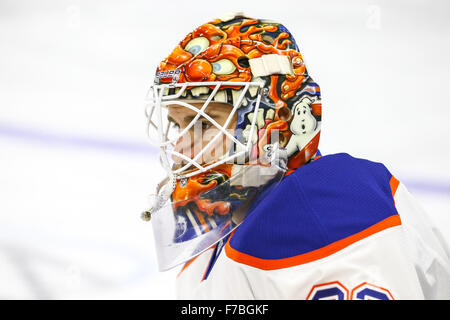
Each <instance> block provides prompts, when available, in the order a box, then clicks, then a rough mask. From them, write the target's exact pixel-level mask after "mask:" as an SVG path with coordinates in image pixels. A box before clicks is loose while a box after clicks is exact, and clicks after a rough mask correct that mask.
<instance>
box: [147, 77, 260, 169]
mask: <svg viewBox="0 0 450 320" xmlns="http://www.w3.org/2000/svg"><path fill="white" fill-rule="evenodd" d="M210 86H214V89H213V91H212V92H211V93H210V95H209V97H208V98H207V100H206V101H205V102H204V103H203V106H202V107H201V109H198V108H195V107H194V106H192V105H190V104H189V103H186V102H183V101H177V99H179V98H180V97H181V96H182V94H183V93H184V92H185V91H186V89H187V87H210ZM222 86H233V87H235V86H242V87H243V89H242V88H241V89H239V90H242V92H241V94H240V95H239V98H238V99H237V101H236V102H233V104H234V105H233V109H232V111H231V112H230V114H229V116H228V118H227V120H226V121H225V123H224V125H223V126H221V125H219V124H218V123H217V122H216V121H215V120H214V119H212V118H211V117H210V116H209V115H208V114H206V113H205V109H206V107H207V106H208V105H209V103H210V102H211V101H212V99H213V98H214V96H215V95H216V93H217V91H218V90H219V89H220V88H221V87H222ZM251 86H256V87H259V90H258V93H257V97H256V105H255V109H254V111H253V112H254V114H255V115H256V114H257V113H258V110H259V104H260V102H261V88H263V86H264V83H262V82H233V81H224V82H217V81H214V82H186V83H181V84H162V85H152V86H151V87H150V89H149V91H148V93H147V100H148V101H150V103H151V105H150V107H149V106H147V107H146V110H145V111H146V116H147V121H148V122H147V129H149V128H150V126H153V127H154V128H155V129H156V130H157V131H158V135H159V141H160V144H159V145H157V147H158V148H159V149H160V151H161V154H160V160H161V164H162V166H163V167H164V168H165V169H166V171H167V172H168V174H169V175H171V176H175V177H176V178H188V177H191V176H194V175H196V174H199V173H201V172H206V171H208V170H210V169H211V168H214V167H216V166H218V165H221V164H222V163H225V162H228V161H231V160H234V159H236V158H238V157H241V156H245V155H246V154H250V151H251V149H252V137H253V134H254V130H255V127H256V118H257V117H256V116H254V117H253V119H252V123H251V128H250V133H249V135H248V138H247V144H246V145H244V144H242V143H241V142H240V141H238V140H237V139H236V138H235V137H234V136H233V135H231V134H230V133H229V132H228V131H226V128H227V127H228V124H229V123H230V121H231V119H232V117H233V115H234V113H235V112H236V111H237V109H239V106H240V104H241V103H242V100H243V99H244V97H245V94H246V93H247V91H248V89H249V88H250V87H251ZM173 88H180V90H179V91H178V92H176V93H175V94H171V95H166V96H164V93H165V92H166V91H169V90H170V89H173ZM168 105H180V106H183V107H186V108H188V109H191V110H193V111H195V112H197V115H196V116H195V117H194V119H192V121H191V122H190V123H189V125H188V126H187V127H186V128H184V129H183V130H182V131H181V132H180V133H179V134H178V135H177V136H176V137H175V138H173V139H172V140H168V138H167V135H168V130H169V127H170V125H168V126H167V128H165V130H164V128H163V127H162V123H163V121H162V113H161V107H164V106H168ZM154 112H156V118H157V119H156V121H157V122H158V123H154V122H153V121H152V115H153V113H154ZM200 116H203V117H204V118H205V119H207V120H209V121H210V122H211V123H212V124H213V125H214V126H215V127H216V128H217V129H219V131H220V132H219V133H218V134H217V135H216V136H215V137H214V138H213V139H212V140H211V141H210V142H209V143H208V144H207V145H206V146H205V147H204V148H202V150H201V151H200V152H199V153H198V154H197V155H195V156H194V158H193V159H191V158H189V157H187V156H185V155H184V154H181V153H179V152H177V151H173V150H168V149H167V147H168V146H169V145H172V146H174V145H175V144H176V142H177V141H178V139H180V138H181V137H183V135H185V134H186V133H187V132H188V130H189V129H190V128H192V126H193V125H194V124H195V122H196V121H197V120H198V119H199V118H200ZM158 124H159V125H158ZM147 134H149V132H147ZM222 134H224V135H225V136H226V137H228V138H230V139H231V140H232V141H233V142H234V143H235V144H236V150H237V149H238V146H239V147H240V148H242V150H241V151H239V152H237V153H234V154H232V155H230V156H228V157H225V158H224V159H221V160H219V161H217V162H214V163H212V164H210V165H208V166H205V167H202V166H201V165H200V164H199V163H198V162H197V160H198V159H199V158H200V157H201V156H202V154H203V153H204V152H205V151H206V150H208V148H209V147H210V146H211V145H212V144H213V143H214V142H215V141H216V140H217V139H218V138H219V137H220V136H221V135H222ZM170 155H175V156H177V157H179V158H181V159H184V160H185V161H187V164H186V165H184V166H183V167H181V168H179V169H177V170H172V168H171V167H170V164H169V156H170ZM191 166H194V167H196V168H197V170H194V171H191V172H189V173H187V174H182V175H180V173H181V172H183V171H185V170H187V169H188V168H189V167H191Z"/></svg>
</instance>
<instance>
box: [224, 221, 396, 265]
mask: <svg viewBox="0 0 450 320" xmlns="http://www.w3.org/2000/svg"><path fill="white" fill-rule="evenodd" d="M399 225H401V220H400V216H399V215H398V214H395V215H393V216H390V217H388V218H386V219H384V220H382V221H380V222H378V223H377V224H374V225H373V226H371V227H369V228H367V229H364V230H363V231H361V232H358V233H356V234H354V235H351V236H349V237H347V238H344V239H341V240H339V241H336V242H333V243H331V244H329V245H327V246H325V247H323V248H320V249H316V250H314V251H311V252H307V253H303V254H300V255H298V256H293V257H289V258H283V259H261V258H257V257H253V256H251V255H248V254H246V253H243V252H239V251H237V250H235V249H233V248H232V247H231V245H230V240H228V242H227V243H226V245H225V253H226V255H227V257H228V258H230V259H232V260H234V261H236V262H239V263H242V264H246V265H248V266H252V267H255V268H258V269H262V270H276V269H282V268H289V267H293V266H297V265H301V264H305V263H308V262H312V261H316V260H319V259H322V258H325V257H327V256H329V255H331V254H333V253H336V252H338V251H340V250H342V249H344V248H346V247H348V246H349V245H351V244H353V243H356V242H358V241H360V240H362V239H364V238H367V237H369V236H371V235H373V234H375V233H378V232H380V231H383V230H385V229H388V228H391V227H395V226H399ZM230 239H231V237H230Z"/></svg>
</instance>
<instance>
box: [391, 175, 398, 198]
mask: <svg viewBox="0 0 450 320" xmlns="http://www.w3.org/2000/svg"><path fill="white" fill-rule="evenodd" d="M389 184H390V185H391V191H392V197H394V196H395V193H396V192H397V188H398V185H399V184H400V181H398V180H397V179H396V178H395V177H394V176H392V178H391V180H390V181H389Z"/></svg>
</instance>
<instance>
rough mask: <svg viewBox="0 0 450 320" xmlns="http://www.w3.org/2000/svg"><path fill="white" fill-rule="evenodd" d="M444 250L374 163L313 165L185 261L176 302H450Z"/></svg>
mask: <svg viewBox="0 0 450 320" xmlns="http://www.w3.org/2000/svg"><path fill="white" fill-rule="evenodd" d="M449 256H450V255H449V251H448V248H447V246H446V244H445V242H444V241H443V238H442V237H440V235H439V233H438V232H437V230H436V229H435V228H434V227H433V226H432V225H431V224H430V221H429V220H428V219H427V216H426V213H425V212H424V211H423V209H422V208H421V206H420V205H419V204H418V203H417V201H416V200H415V199H414V197H413V196H412V195H411V194H410V193H409V192H408V190H407V189H406V187H405V186H404V185H403V184H402V183H400V182H399V181H398V180H397V179H396V178H395V177H394V176H392V174H391V173H390V172H389V171H388V170H387V169H386V167H385V166H384V165H382V164H380V163H375V162H371V161H368V160H363V159H357V158H353V157H351V156H349V155H348V154H344V153H341V154H335V155H327V156H323V157H320V158H319V159H317V160H315V161H313V162H312V163H310V164H307V165H305V166H302V167H300V168H299V169H297V170H296V171H295V172H294V173H292V174H290V175H289V176H287V177H285V178H284V179H283V180H282V182H281V183H280V184H279V185H278V186H277V187H276V188H275V189H274V190H272V192H270V193H269V194H262V195H261V196H260V197H259V199H258V200H257V201H256V202H255V205H254V206H253V208H252V209H251V211H250V213H249V214H248V216H247V217H246V218H245V220H244V222H243V223H242V224H241V225H240V226H239V227H238V228H237V229H236V230H235V231H234V232H233V233H232V234H231V235H229V236H228V237H227V238H225V239H224V240H223V241H221V242H219V243H218V244H216V245H215V246H213V247H211V248H209V249H208V250H207V251H205V252H203V253H202V254H200V255H198V256H197V257H195V258H193V259H192V260H190V261H188V262H187V263H186V264H185V265H184V266H183V268H182V269H181V271H180V273H179V274H178V277H177V295H178V298H180V299H342V300H347V299H348V300H350V299H382V300H384V299H450V259H449Z"/></svg>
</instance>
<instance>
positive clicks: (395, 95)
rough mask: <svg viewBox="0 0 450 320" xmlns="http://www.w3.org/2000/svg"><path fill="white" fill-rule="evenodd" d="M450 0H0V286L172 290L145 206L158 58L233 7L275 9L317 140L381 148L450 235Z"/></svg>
mask: <svg viewBox="0 0 450 320" xmlns="http://www.w3.org/2000/svg"><path fill="white" fill-rule="evenodd" d="M449 9H450V3H449V2H448V1H445V0H442V1H436V0H435V1H429V0H422V1H418V0H414V1H411V0H409V1H406V0H402V1H399V0H397V1H388V0H385V1H381V0H371V1H366V0H358V1H356V0H355V1H351V0H346V1H342V0H341V1H333V0H329V1H323V0H321V1H317V0H316V1H300V0H292V1H291V0H289V1H266V0H265V1H261V0H259V1H242V0H239V1H234V0H233V1H223V2H213V1H192V2H189V1H138V0H128V1H111V0H108V1H106V0H100V1H98V0H97V1H87V0H61V1H56V0H51V1H50V0H47V1H32V0H21V1H17V0H0V298H2V299H5V298H8V299H110V298H111V299H168V298H174V297H175V296H174V280H175V276H176V274H177V272H178V269H175V270H172V271H169V272H165V273H159V272H158V271H157V265H156V260H155V258H156V257H155V253H154V247H153V238H152V232H151V225H150V224H149V223H145V222H143V221H141V220H140V218H139V216H140V212H141V211H142V210H143V209H145V208H146V207H147V195H148V194H150V193H152V192H153V191H154V187H155V185H156V183H157V182H158V181H159V179H160V178H162V172H161V169H160V168H159V165H158V164H157V162H156V155H155V151H154V150H155V149H153V148H152V147H151V146H150V145H149V144H148V142H147V138H146V134H145V117H144V96H145V93H146V90H147V88H148V86H149V85H150V83H151V81H152V78H153V74H154V71H155V67H156V64H157V63H158V62H159V61H160V60H162V59H163V58H165V57H166V56H167V55H168V54H169V53H170V52H171V50H172V49H173V48H174V46H175V45H176V44H177V43H178V42H179V41H180V40H182V39H183V37H184V36H185V35H186V34H187V33H189V32H190V31H191V30H192V29H193V28H195V27H197V26H199V25H201V24H203V23H205V22H208V21H210V20H212V19H213V18H216V17H218V16H220V15H221V14H223V13H224V12H229V11H244V12H246V13H247V14H248V15H249V16H251V17H255V18H269V19H272V20H276V21H279V22H282V23H283V24H284V25H285V26H286V27H287V28H288V29H289V30H290V31H291V32H292V33H293V34H294V36H295V38H296V41H297V43H298V45H299V47H300V50H301V52H302V54H303V57H304V59H305V61H306V64H307V67H308V70H309V72H310V74H311V75H312V77H313V78H314V80H315V81H316V82H317V83H318V84H319V85H320V87H321V89H322V97H323V112H324V116H323V125H322V135H321V143H320V149H321V151H322V153H323V154H330V153H336V152H347V153H350V154H351V155H353V156H355V157H361V158H367V159H370V160H373V161H378V162H383V163H385V164H386V165H387V167H388V168H389V169H390V170H391V172H392V173H393V174H394V175H395V176H396V177H397V178H398V179H399V180H401V181H402V182H404V183H405V185H406V186H407V187H408V188H409V189H410V191H411V192H412V193H413V194H414V195H415V196H416V197H417V198H419V199H420V200H421V202H422V204H423V206H424V207H425V208H426V210H427V211H428V212H429V215H430V218H431V219H432V220H433V222H434V223H435V224H436V225H437V226H439V228H440V229H441V232H442V233H443V234H444V236H445V237H446V238H447V239H448V241H449V242H450V212H449V211H450V170H449V167H448V164H449V163H450V151H449V145H450V144H449V142H450V126H449V124H448V123H449V120H450V108H449V101H450V99H449V98H450V97H449V95H450V90H448V87H449V85H450V81H449V79H448V75H449V66H450V62H449V60H448V57H449V56H450V45H449V28H450V19H448V12H449Z"/></svg>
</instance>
